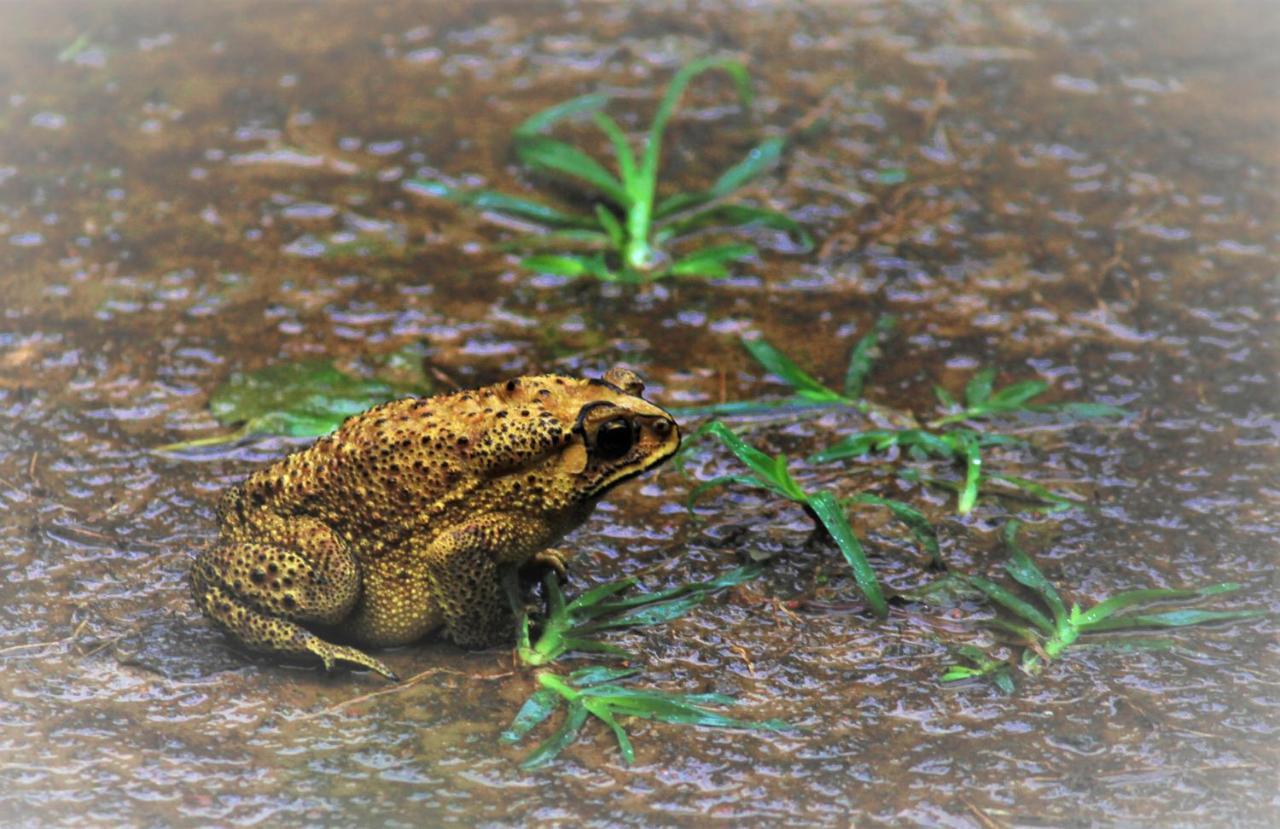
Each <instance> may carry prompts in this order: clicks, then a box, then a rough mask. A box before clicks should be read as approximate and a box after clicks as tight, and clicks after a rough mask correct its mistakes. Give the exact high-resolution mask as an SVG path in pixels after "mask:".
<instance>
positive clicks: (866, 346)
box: [844, 315, 894, 400]
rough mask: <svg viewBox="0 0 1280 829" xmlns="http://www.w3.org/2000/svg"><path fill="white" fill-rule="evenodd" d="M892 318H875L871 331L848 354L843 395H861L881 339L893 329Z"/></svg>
mask: <svg viewBox="0 0 1280 829" xmlns="http://www.w3.org/2000/svg"><path fill="white" fill-rule="evenodd" d="M893 325H894V318H893V317H891V316H888V315H885V316H883V317H880V319H878V320H876V324H875V325H874V326H873V327H872V329H871V331H870V332H868V333H867V334H865V335H864V336H863V337H862V338H861V339H860V340H858V343H857V345H855V346H854V347H853V352H852V353H851V354H850V355H849V368H848V369H846V370H845V373H844V396H845V397H848V398H850V399H853V400H856V399H858V398H859V397H862V385H863V383H864V382H865V381H866V379H867V375H868V374H870V373H871V365H872V362H873V361H874V360H875V358H876V356H877V354H878V349H879V346H880V342H881V340H883V339H884V338H885V337H886V336H888V334H889V332H890V331H892V330H893Z"/></svg>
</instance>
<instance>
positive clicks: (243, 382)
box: [155, 355, 430, 454]
mask: <svg viewBox="0 0 1280 829" xmlns="http://www.w3.org/2000/svg"><path fill="white" fill-rule="evenodd" d="M397 356H398V355H392V358H391V359H392V360H395V359H396V358H397ZM416 373H417V375H418V379H415V380H414V381H411V382H406V381H403V380H399V379H380V378H362V377H356V376H354V375H351V374H348V373H346V372H344V371H341V370H339V369H337V368H335V367H334V365H333V364H332V363H330V362H328V361H324V360H314V361H305V362H299V363H278V364H275V365H270V366H267V367H266V368H262V369H259V370H257V371H250V372H237V373H235V374H232V375H231V377H230V379H228V380H227V382H226V383H224V384H223V385H222V386H220V387H219V388H218V389H216V390H215V391H214V392H213V394H211V395H210V396H209V411H210V412H211V413H212V414H213V416H214V418H216V419H217V421H218V422H219V423H220V424H221V425H222V426H224V427H231V428H232V429H233V431H231V432H227V433H223V434H220V435H213V436H210V437H205V438H197V439H195V440H185V441H180V442H178V443H170V444H166V445H164V446H160V447H158V448H157V449H156V450H155V451H157V452H162V453H166V454H183V453H189V452H192V451H193V450H202V449H210V448H214V447H219V446H225V445H227V444H234V443H240V442H242V441H247V440H251V439H253V438H258V437H265V436H269V435H278V436H283V437H293V438H312V437H320V436H322V435H327V434H329V433H330V432H332V431H333V430H334V429H336V428H338V426H340V425H341V424H342V421H344V420H346V419H347V418H348V417H351V416H352V415H356V414H360V413H361V412H363V411H365V410H366V409H368V408H370V407H372V406H376V405H378V404H379V403H385V402H387V401H388V400H394V399H396V398H398V397H404V396H406V395H409V394H415V393H416V394H422V393H426V392H428V391H429V390H430V385H429V384H428V382H427V380H426V378H425V377H423V376H422V375H421V370H420V369H419V370H418V371H417V372H416Z"/></svg>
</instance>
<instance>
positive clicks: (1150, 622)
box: [1088, 610, 1267, 632]
mask: <svg viewBox="0 0 1280 829" xmlns="http://www.w3.org/2000/svg"><path fill="white" fill-rule="evenodd" d="M1265 615H1267V612H1266V611H1265V610H1169V611H1166V612H1164V613H1142V614H1135V615H1132V616H1112V617H1111V618H1109V619H1103V620H1102V621H1100V622H1096V623H1094V624H1092V625H1090V626H1089V627H1088V630H1089V631H1090V632H1095V631H1104V630H1128V629H1130V628H1144V627H1161V628H1174V627H1186V626H1187V625H1203V624H1205V623H1207V622H1229V621H1235V620H1237V619H1256V618H1258V617H1260V616H1265Z"/></svg>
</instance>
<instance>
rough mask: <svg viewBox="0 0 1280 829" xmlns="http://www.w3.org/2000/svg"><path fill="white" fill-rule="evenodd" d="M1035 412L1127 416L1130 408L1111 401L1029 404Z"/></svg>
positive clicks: (1076, 415) (1084, 415)
mask: <svg viewBox="0 0 1280 829" xmlns="http://www.w3.org/2000/svg"><path fill="white" fill-rule="evenodd" d="M1027 408H1028V409H1029V410H1031V411H1033V412H1061V413H1062V414H1068V415H1073V416H1075V417H1086V418H1088V417H1126V416H1128V414H1129V410H1128V409H1123V408H1121V407H1119V406H1112V405H1110V404H1109V403H1042V404H1037V405H1034V406H1028V407H1027Z"/></svg>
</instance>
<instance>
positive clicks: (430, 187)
mask: <svg viewBox="0 0 1280 829" xmlns="http://www.w3.org/2000/svg"><path fill="white" fill-rule="evenodd" d="M405 189H406V190H408V191H409V192H411V193H418V194H420V195H426V196H435V197H438V198H443V199H448V200H449V201H451V202H454V203H456V204H461V205H465V206H467V207H470V208H472V209H475V210H479V211H481V212H486V211H487V212H492V213H499V214H501V215H503V216H511V217H514V218H517V219H526V220H528V221H531V222H536V223H538V224H542V225H547V226H549V227H566V228H579V229H583V230H590V229H592V228H593V227H594V222H592V221H591V219H589V218H587V217H585V216H575V215H573V214H571V213H565V212H564V211H562V210H557V209H556V208H554V207H551V206H549V205H545V204H542V203H541V202H536V201H531V200H530V199H523V198H519V197H517V196H509V195H507V194H506V193H499V192H497V191H496V190H464V189H461V188H458V187H453V186H452V185H449V184H445V183H444V182H443V181H434V180H431V179H423V178H415V179H410V180H409V181H407V182H405Z"/></svg>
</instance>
